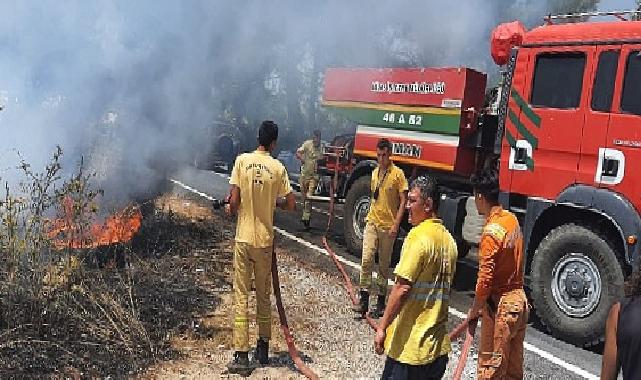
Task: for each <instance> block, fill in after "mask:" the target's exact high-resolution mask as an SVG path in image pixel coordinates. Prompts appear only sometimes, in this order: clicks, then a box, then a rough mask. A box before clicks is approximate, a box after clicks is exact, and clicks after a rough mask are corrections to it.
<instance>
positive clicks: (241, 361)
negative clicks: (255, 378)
mask: <svg viewBox="0 0 641 380" xmlns="http://www.w3.org/2000/svg"><path fill="white" fill-rule="evenodd" d="M227 370H229V373H235V374H239V375H242V376H249V375H250V374H251V372H252V371H253V370H254V367H253V366H252V365H251V364H250V363H249V355H248V353H247V352H242V351H236V352H234V358H233V359H232V360H231V362H229V363H228V364H227Z"/></svg>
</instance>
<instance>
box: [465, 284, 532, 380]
mask: <svg viewBox="0 0 641 380" xmlns="http://www.w3.org/2000/svg"><path fill="white" fill-rule="evenodd" d="M529 314H530V307H529V305H528V302H527V298H526V297H525V292H524V291H523V289H516V290H512V291H509V292H507V293H505V294H503V295H502V296H501V298H500V300H499V303H498V306H497V308H496V310H491V309H490V307H489V306H487V305H486V306H485V310H484V312H483V319H482V324H481V342H480V347H479V360H478V378H479V379H522V378H523V340H524V339H525V328H526V327H527V320H528V317H529Z"/></svg>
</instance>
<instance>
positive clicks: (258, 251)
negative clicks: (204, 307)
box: [226, 121, 296, 374]
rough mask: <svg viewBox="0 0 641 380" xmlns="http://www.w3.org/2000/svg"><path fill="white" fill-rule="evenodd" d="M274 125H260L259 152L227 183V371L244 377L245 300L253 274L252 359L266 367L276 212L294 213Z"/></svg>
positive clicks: (244, 159) (241, 162) (245, 157)
mask: <svg viewBox="0 0 641 380" xmlns="http://www.w3.org/2000/svg"><path fill="white" fill-rule="evenodd" d="M277 138H278V125H276V124H275V123H274V122H273V121H264V122H263V123H262V124H261V125H260V128H259V130H258V144H259V145H258V149H256V150H255V151H254V152H252V153H245V154H242V155H240V156H238V158H237V159H236V162H235V164H234V168H233V170H232V172H231V179H230V180H229V184H230V185H231V189H230V193H231V196H230V200H229V204H228V206H227V208H226V211H227V213H228V214H230V215H231V214H234V213H238V220H237V223H236V239H235V240H236V244H235V246H234V280H233V283H234V330H233V335H234V336H233V340H234V342H233V344H234V349H235V353H234V358H233V359H232V361H231V362H230V363H229V364H228V365H227V367H228V368H229V372H231V373H241V374H243V373H244V374H246V373H247V372H248V371H251V369H252V368H253V366H252V365H250V363H249V358H248V352H249V318H248V311H247V302H248V298H249V289H250V282H251V277H252V272H253V274H254V278H255V285H256V309H257V310H256V320H257V324H258V336H259V338H258V342H257V344H256V355H255V357H256V359H258V361H259V362H260V364H267V362H268V358H267V356H268V355H267V353H268V350H269V339H270V338H271V300H270V295H271V276H270V275H271V265H272V245H273V241H274V228H273V221H274V208H275V207H276V206H279V207H280V208H282V209H285V210H290V211H293V210H294V209H295V208H296V198H295V196H294V193H292V189H291V186H290V184H289V178H288V176H287V171H286V170H285V167H284V166H283V164H281V163H280V162H279V161H278V160H276V159H274V158H273V157H272V156H271V155H270V153H271V152H272V151H273V150H274V148H275V147H276V139H277Z"/></svg>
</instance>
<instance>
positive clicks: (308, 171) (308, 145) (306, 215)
mask: <svg viewBox="0 0 641 380" xmlns="http://www.w3.org/2000/svg"><path fill="white" fill-rule="evenodd" d="M321 156H322V152H321V132H320V130H318V129H317V130H315V131H314V133H313V138H312V139H311V140H306V141H305V142H304V143H303V145H301V146H300V148H298V150H296V158H298V159H299V160H300V161H301V167H300V180H299V184H300V193H301V194H302V196H303V216H302V218H301V221H302V222H303V225H304V226H305V229H308V230H309V223H310V222H309V220H310V218H311V216H312V202H310V201H309V200H308V199H307V198H308V197H311V196H313V195H314V191H315V190H316V185H318V180H319V176H318V164H317V162H318V160H319V159H320V158H321Z"/></svg>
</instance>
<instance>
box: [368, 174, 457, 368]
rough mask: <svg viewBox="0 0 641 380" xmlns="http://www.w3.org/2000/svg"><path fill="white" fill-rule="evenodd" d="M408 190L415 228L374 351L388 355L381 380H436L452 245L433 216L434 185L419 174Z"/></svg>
mask: <svg viewBox="0 0 641 380" xmlns="http://www.w3.org/2000/svg"><path fill="white" fill-rule="evenodd" d="M410 189H411V190H410V193H409V197H408V198H409V200H408V203H407V209H408V210H409V222H410V223H411V224H412V226H413V228H412V230H411V231H410V232H409V234H408V235H407V238H406V239H405V241H404V242H403V249H402V251H401V259H400V261H399V263H398V265H397V266H396V269H395V270H394V274H395V275H396V282H395V284H394V286H393V287H392V291H391V293H390V297H389V303H388V305H387V308H386V309H385V312H384V314H383V317H382V318H381V321H380V323H379V325H378V330H376V338H375V339H374V347H375V349H376V352H377V353H378V354H379V355H380V354H382V353H383V350H384V351H385V353H386V354H387V360H386V361H385V368H384V370H383V376H382V378H383V379H440V378H442V377H443V374H444V373H445V367H446V365H447V361H448V356H447V355H448V353H449V352H450V351H451V348H450V340H449V338H448V335H447V326H446V324H447V309H448V306H449V297H450V287H451V285H452V281H453V279H454V271H455V270H456V258H457V250H456V242H455V240H454V238H453V237H452V235H451V234H450V233H449V232H448V231H447V229H446V228H445V227H444V226H443V224H442V223H441V221H440V220H439V219H437V217H436V210H437V208H438V204H437V202H438V199H439V198H438V192H437V190H436V182H435V181H434V180H433V179H432V178H431V177H429V176H421V177H418V178H417V179H416V180H414V181H413V182H412V185H411V187H410Z"/></svg>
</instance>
